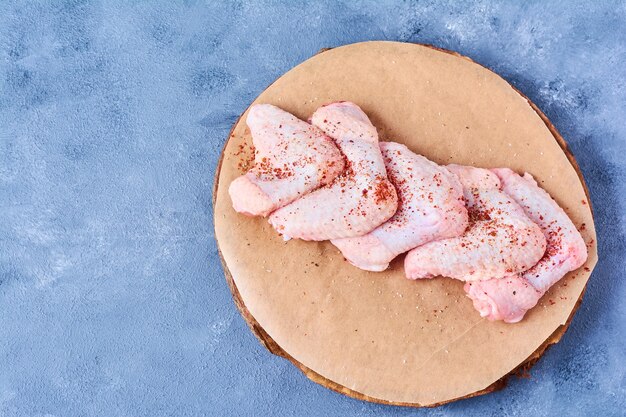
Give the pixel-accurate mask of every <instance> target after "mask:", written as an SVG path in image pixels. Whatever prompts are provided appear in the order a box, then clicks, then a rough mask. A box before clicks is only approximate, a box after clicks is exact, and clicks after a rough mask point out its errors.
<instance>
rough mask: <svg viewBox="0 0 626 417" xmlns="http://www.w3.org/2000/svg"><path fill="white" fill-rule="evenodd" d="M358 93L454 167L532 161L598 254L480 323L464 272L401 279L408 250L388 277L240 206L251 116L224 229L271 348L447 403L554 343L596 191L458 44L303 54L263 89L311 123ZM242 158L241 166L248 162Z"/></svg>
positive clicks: (245, 305)
mask: <svg viewBox="0 0 626 417" xmlns="http://www.w3.org/2000/svg"><path fill="white" fill-rule="evenodd" d="M334 100H352V101H354V102H356V103H357V104H359V105H361V106H362V108H363V109H364V110H365V112H366V113H368V115H369V116H370V118H371V119H372V122H373V123H374V124H375V125H376V126H377V127H378V129H379V133H380V136H381V140H394V141H397V142H400V143H404V144H406V145H407V146H409V148H411V149H412V150H413V151H415V152H418V153H421V154H423V155H425V156H426V157H428V158H430V159H432V160H434V161H436V162H438V163H442V164H446V163H453V162H454V163H461V164H472V165H476V166H483V167H496V166H508V167H511V168H513V169H515V170H517V171H520V172H522V171H528V172H530V173H531V174H533V175H534V176H535V177H536V178H537V180H538V181H539V183H540V184H541V185H542V186H543V187H544V188H545V189H546V190H547V191H548V192H550V194H551V195H552V196H553V197H554V198H555V199H556V200H557V202H559V204H561V206H562V207H564V209H565V210H566V212H567V213H568V215H570V217H571V218H572V219H573V221H574V223H575V224H576V225H577V226H578V227H581V226H582V224H583V223H584V228H582V230H581V232H582V234H583V237H584V238H585V241H586V242H588V247H589V259H588V261H587V263H586V264H585V265H584V266H583V268H581V269H579V270H578V271H575V272H573V273H570V274H568V275H567V276H566V277H565V278H564V279H563V280H561V282H559V283H558V284H557V285H555V287H554V288H553V289H551V290H550V291H549V292H548V293H547V294H546V295H545V296H544V297H543V298H542V300H541V301H540V303H539V305H538V306H537V307H536V308H535V309H534V310H532V311H531V312H529V313H528V314H527V317H526V318H525V319H524V320H523V321H522V322H521V323H519V324H514V325H508V324H504V323H499V322H496V323H493V322H489V321H487V320H484V319H480V317H479V315H478V313H477V312H476V311H474V310H473V307H472V305H471V301H470V300H469V299H467V298H466V297H464V293H463V291H462V283H460V282H456V281H453V280H450V279H443V278H438V279H434V280H426V281H419V282H412V281H408V280H406V279H405V278H404V277H403V271H402V260H403V256H402V257H400V258H399V259H396V260H395V261H394V262H393V263H392V265H391V267H390V269H389V270H388V271H385V272H383V273H368V272H364V271H360V270H358V269H356V268H354V267H352V266H351V265H349V264H347V262H345V261H344V260H343V259H342V257H341V255H340V253H339V252H338V251H337V250H336V249H335V248H334V247H333V246H332V245H330V244H329V243H328V242H320V243H315V242H301V241H291V242H288V243H284V242H282V241H281V239H280V237H278V236H277V234H276V233H275V232H274V231H273V230H272V229H271V227H270V226H269V225H268V224H267V222H266V221H265V220H264V219H260V218H247V217H245V216H242V215H239V214H237V213H235V212H234V211H233V210H232V208H231V202H230V199H229V197H228V194H227V189H228V185H229V184H230V181H232V179H234V178H235V177H236V176H238V175H240V174H241V173H242V172H243V169H244V168H245V163H246V162H248V161H247V160H249V158H250V157H251V155H250V153H246V152H245V146H244V147H243V148H244V152H243V153H242V152H241V149H242V145H245V144H249V143H251V138H250V136H249V132H248V131H247V130H246V128H245V123H244V120H245V113H244V115H242V117H241V118H240V119H239V120H238V121H237V122H236V123H235V125H234V126H233V130H232V131H231V134H230V136H229V140H228V141H227V143H226V145H225V147H224V151H223V154H222V157H221V159H220V162H219V164H218V168H217V171H216V178H215V185H214V192H213V207H214V214H215V232H216V239H217V242H218V247H219V250H220V256H221V259H222V264H223V267H224V272H225V275H226V280H227V282H228V285H229V287H230V289H231V291H232V294H233V299H234V300H235V304H236V305H237V308H238V309H239V311H240V312H241V314H242V315H243V317H244V318H245V320H246V322H247V323H248V325H249V326H250V328H251V330H252V331H253V333H254V334H255V335H256V336H257V338H259V340H260V341H261V343H262V344H263V345H264V346H265V347H266V348H267V349H268V350H269V351H270V352H272V353H274V354H276V355H279V356H282V357H284V358H286V359H288V360H289V361H291V362H292V363H293V364H294V365H296V366H297V367H298V368H299V369H300V370H301V371H302V372H304V373H305V375H306V376H307V377H309V378H310V379H311V380H313V381H315V382H317V383H319V384H321V385H323V386H325V387H327V388H330V389H332V390H334V391H337V392H340V393H343V394H345V395H348V396H351V397H354V398H358V399H361V400H366V401H372V402H378V403H385V404H393V405H402V406H415V407H422V406H436V405H441V404H444V403H447V402H450V401H455V400H458V399H461V398H469V397H473V396H476V395H481V394H485V393H488V392H492V391H494V390H497V389H500V388H502V387H504V386H505V385H506V380H507V378H508V377H509V376H510V375H512V374H515V373H524V372H527V371H528V369H530V367H531V366H532V365H533V364H534V363H535V362H536V361H537V360H538V359H539V358H540V357H541V355H542V354H543V353H544V352H545V350H546V349H547V348H548V347H549V346H551V345H552V344H555V343H557V342H558V341H559V340H560V339H561V337H562V336H563V334H564V333H565V331H566V330H567V327H568V326H569V323H570V321H571V319H572V317H573V315H574V313H575V311H576V309H577V308H578V306H579V305H580V302H581V301H582V297H583V293H584V289H585V285H586V283H587V280H588V278H589V275H590V274H591V270H592V269H593V267H594V266H595V263H596V262H597V244H596V236H595V228H594V224H593V215H592V211H591V207H590V199H589V195H588V191H587V189H586V186H585V183H584V180H583V178H582V174H581V172H580V169H579V168H578V165H577V163H576V160H575V158H574V156H573V155H572V154H571V152H570V151H569V149H568V147H567V144H566V142H565V140H564V139H563V138H562V137H561V135H560V134H559V133H558V132H557V130H556V129H555V128H554V126H553V125H552V124H551V123H550V121H549V120H548V118H547V117H546V116H545V115H544V114H543V113H542V112H541V111H540V110H539V109H538V108H537V107H536V106H535V105H534V104H533V103H532V102H530V100H528V99H527V98H526V97H525V96H524V95H523V94H521V93H520V92H519V91H517V90H515V89H514V88H513V87H511V86H510V85H509V84H508V83H506V82H505V81H504V80H502V79H501V78H500V77H499V76H497V75H495V74H494V73H492V72H491V71H489V70H488V69H486V68H484V67H482V66H480V65H478V64H476V63H474V62H473V61H471V60H470V59H469V58H466V57H463V56H461V55H459V54H457V53H454V52H450V51H445V50H441V49H438V48H434V47H431V46H426V45H416V44H402V43H396V42H367V43H360V44H354V45H348V46H344V47H340V48H336V49H332V50H326V51H324V52H323V53H320V54H318V55H316V56H315V57H313V58H311V59H309V60H307V61H306V62H304V63H303V64H301V65H299V66H298V67H296V68H294V69H293V70H291V71H289V72H288V73H287V74H285V75H284V76H282V77H281V78H279V79H278V80H277V81H276V82H274V83H273V84H272V85H271V86H270V87H268V88H267V89H266V90H265V91H264V92H263V93H262V94H261V95H260V96H259V97H258V98H257V99H256V100H255V103H256V102H259V103H271V104H275V105H278V106H280V107H282V108H284V109H285V110H287V111H290V112H292V113H294V114H295V115H297V116H299V117H301V118H303V119H306V118H307V117H308V116H309V115H310V114H311V113H312V112H313V111H314V110H315V108H317V107H318V106H319V105H321V104H324V103H326V102H331V101H334ZM242 162H243V163H242Z"/></svg>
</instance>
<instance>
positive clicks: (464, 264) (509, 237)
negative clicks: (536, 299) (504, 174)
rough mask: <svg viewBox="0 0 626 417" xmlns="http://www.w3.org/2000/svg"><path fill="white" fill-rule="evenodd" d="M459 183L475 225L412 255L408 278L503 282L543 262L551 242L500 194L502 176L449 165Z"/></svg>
mask: <svg viewBox="0 0 626 417" xmlns="http://www.w3.org/2000/svg"><path fill="white" fill-rule="evenodd" d="M448 169H449V170H450V171H452V172H453V173H454V174H456V175H457V176H458V177H459V180H460V181H461V184H462V185H463V193H464V197H465V200H466V201H467V207H468V211H469V218H470V224H469V227H468V229H467V231H466V232H465V233H464V234H463V235H462V236H460V237H454V238H450V239H442V240H438V241H434V242H430V243H426V244H425V245H422V246H418V247H417V248H415V249H413V250H411V251H410V252H409V253H408V255H407V257H406V259H405V263H404V266H405V273H406V276H407V278H411V279H418V278H430V277H434V276H437V275H442V276H447V277H451V278H456V279H459V280H462V281H480V280H486V279H491V278H503V277H505V276H508V275H513V274H516V273H519V272H523V271H526V270H527V269H529V268H530V267H532V266H533V265H535V264H536V263H537V261H539V259H541V257H542V256H543V254H544V252H545V250H546V238H545V237H544V235H543V233H542V231H541V229H540V228H539V226H537V225H536V224H535V223H534V222H533V221H532V220H530V219H529V218H528V216H527V215H526V214H525V213H524V210H523V209H522V207H521V206H520V205H519V204H518V203H516V202H515V201H514V200H513V199H512V198H511V197H509V196H508V195H507V194H505V193H504V192H502V191H501V190H500V180H499V178H498V176H497V175H496V174H495V173H493V172H491V171H489V170H487V169H482V168H473V167H468V166H460V165H449V166H448Z"/></svg>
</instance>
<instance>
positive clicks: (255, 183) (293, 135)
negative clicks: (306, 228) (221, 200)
mask: <svg viewBox="0 0 626 417" xmlns="http://www.w3.org/2000/svg"><path fill="white" fill-rule="evenodd" d="M246 122H247V124H248V127H249V128H250V131H251V133H252V141H253V143H254V147H255V149H256V155H255V165H254V167H253V168H252V169H251V170H250V171H249V172H248V173H246V174H245V175H242V176H241V177H239V178H237V179H235V180H234V181H233V182H232V183H231V184H230V187H229V189H228V192H229V194H230V197H231V199H232V201H233V207H234V209H235V210H236V211H238V212H240V213H244V214H248V215H252V216H257V215H258V216H267V215H268V214H270V213H271V212H272V211H274V210H276V209H277V208H279V207H282V206H284V205H286V204H289V203H290V202H292V201H294V200H295V199H297V198H298V197H300V196H302V195H305V194H307V193H309V192H310V191H312V190H314V189H316V188H319V187H321V186H323V185H325V184H328V183H330V182H331V181H332V180H333V179H335V177H336V176H337V175H339V174H340V173H341V172H342V171H343V169H344V160H343V157H342V155H341V152H339V149H338V148H337V146H336V145H335V144H334V143H333V141H332V139H330V138H329V137H328V136H326V135H325V134H324V133H323V132H322V131H321V130H320V129H318V128H316V127H315V126H311V125H310V124H309V123H307V122H304V121H302V120H300V119H298V118H297V117H295V116H293V115H292V114H290V113H287V112H286V111H284V110H281V109H279V108H278V107H275V106H272V105H270V104H256V105H254V106H252V107H251V108H250V111H249V112H248V118H247V119H246Z"/></svg>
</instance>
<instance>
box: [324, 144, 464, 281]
mask: <svg viewBox="0 0 626 417" xmlns="http://www.w3.org/2000/svg"><path fill="white" fill-rule="evenodd" d="M380 149H381V151H382V154H383V159H384V161H385V167H386V168H387V175H388V176H389V179H390V180H391V182H392V184H393V185H394V186H395V188H396V190H397V192H398V211H396V214H394V215H393V217H392V218H391V219H389V220H388V221H387V222H385V223H383V224H382V225H380V226H379V227H377V228H376V229H374V230H372V231H371V232H370V233H368V234H366V235H363V236H359V237H351V238H344V239H335V240H333V241H332V243H333V244H334V245H335V246H337V247H338V248H339V250H341V252H342V253H343V256H344V257H345V258H346V259H347V260H348V261H349V262H350V263H352V264H353V265H355V266H357V267H359V268H361V269H365V270H367V271H383V270H385V269H387V267H388V266H389V262H390V261H391V260H392V259H393V258H395V257H396V256H398V255H399V254H401V253H404V252H406V251H407V250H409V249H412V248H414V247H416V246H420V245H423V244H424V243H426V242H430V241H432V240H437V239H443V238H449V237H454V236H459V235H461V234H462V233H463V232H464V231H465V228H466V227H467V209H466V208H465V202H464V200H463V187H462V186H461V183H460V182H459V180H458V178H457V177H456V175H454V174H452V173H451V172H450V171H448V170H447V169H446V168H445V167H441V166H439V165H437V164H436V163H434V162H432V161H429V160H428V159H426V158H424V157H423V156H421V155H416V154H414V153H413V152H411V151H410V150H409V149H408V148H407V147H406V146H404V145H400V144H399V143H394V142H381V143H380Z"/></svg>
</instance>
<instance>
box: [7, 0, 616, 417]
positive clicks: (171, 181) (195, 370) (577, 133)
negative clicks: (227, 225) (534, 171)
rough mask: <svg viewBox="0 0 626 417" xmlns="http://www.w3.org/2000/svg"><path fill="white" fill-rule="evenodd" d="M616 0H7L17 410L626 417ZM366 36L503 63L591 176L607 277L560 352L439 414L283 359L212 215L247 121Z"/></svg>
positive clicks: (12, 365) (499, 66) (10, 320)
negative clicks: (246, 304) (263, 335)
mask: <svg viewBox="0 0 626 417" xmlns="http://www.w3.org/2000/svg"><path fill="white" fill-rule="evenodd" d="M515 3H519V4H515ZM522 3H526V4H522ZM585 3H589V4H585ZM616 5H617V2H612V1H607V2H604V3H602V2H584V3H583V2H580V3H576V2H563V4H559V2H552V3H545V2H510V3H508V4H506V5H505V4H500V5H494V4H491V3H490V2H457V1H450V2H443V3H439V4H435V3H431V2H422V1H420V2H406V3H392V2H372V3H366V2H346V3H330V2H328V3H324V2H317V1H316V2H309V1H298V2H295V1H294V2H289V3H288V4H287V3H282V4H281V3H278V2H218V1H214V2H213V1H207V2H204V3H202V2H194V1H188V2H185V3H180V4H176V5H167V4H165V2H163V4H162V5H157V4H154V3H148V4H138V5H123V4H112V3H110V2H107V3H106V4H104V3H98V2H94V3H89V2H78V1H69V2H62V3H61V2H57V1H50V2H48V3H38V2H37V3H36V4H26V3H17V2H7V1H4V2H2V4H1V5H0V416H3V417H4V416H132V415H146V416H148V415H149V416H160V415H172V416H187V415H220V416H230V415H233V416H255V415H259V416H261V415H280V416H292V415H298V416H305V415H307V416H326V415H348V416H357V415H364V416H399V415H433V416H448V415H450V416H461V415H463V416H472V415H475V416H484V415H494V416H502V415H511V416H528V415H544V416H548V415H555V414H556V413H558V414H561V415H578V414H588V415H591V414H595V415H602V416H618V415H624V413H625V411H624V410H625V408H626V403H625V397H626V375H625V369H624V368H625V360H626V351H625V343H624V341H625V339H626V325H625V324H626V321H625V314H624V313H625V310H626V307H625V305H626V303H624V298H625V297H626V284H625V280H624V272H626V261H625V258H626V250H625V241H626V239H625V238H626V217H625V216H626V215H625V213H626V199H625V198H624V196H625V194H626V187H625V185H624V184H625V183H626V163H625V162H624V158H625V155H626V141H625V137H626V123H625V121H624V117H625V115H626V86H625V80H624V79H625V77H624V76H625V75H626V72H625V71H626V70H625V66H626V27H625V23H624V22H626V7H625V6H624V4H623V3H622V6H619V7H618V6H616ZM368 39H388V40H402V41H415V42H425V43H432V44H435V45H437V46H440V47H444V48H449V49H454V50H457V51H459V52H461V53H463V54H466V55H469V56H470V57H472V58H474V59H475V60H477V61H478V62H480V63H482V64H484V65H486V66H488V67H490V68H492V69H493V70H495V71H496V72H498V73H499V74H501V75H502V76H504V77H505V78H506V79H507V80H509V81H510V82H512V83H513V84H514V85H515V86H516V87H518V88H519V89H520V90H522V91H523V92H524V93H525V94H527V95H528V96H529V97H530V98H531V99H532V100H534V101H535V102H536V103H537V104H538V105H539V107H541V108H542V109H543V110H544V111H545V112H546V114H547V115H548V116H549V117H550V118H551V119H552V121H553V122H554V124H555V125H556V126H557V128H558V129H560V131H561V132H562V134H563V136H564V137H565V138H566V139H567V140H568V141H569V143H570V145H571V148H572V150H573V151H574V153H575V155H576V156H577V157H578V160H579V162H580V165H581V168H582V170H583V172H584V175H585V178H586V180H587V183H588V185H589V189H590V191H591V197H592V200H593V204H594V207H595V213H596V222H597V228H598V235H599V238H600V239H599V246H600V255H601V260H600V263H599V265H598V267H597V269H596V270H595V272H594V274H593V276H592V279H591V281H590V284H589V287H588V291H587V296H586V297H585V300H584V303H583V305H582V308H581V309H580V310H579V312H578V314H577V315H576V317H575V319H574V321H573V323H572V326H571V328H570V330H569V332H568V333H567V334H566V335H565V337H564V338H563V340H562V342H561V343H560V344H558V345H557V346H555V347H553V348H552V349H550V350H549V351H548V352H547V353H546V355H545V356H544V358H543V359H542V360H541V361H540V362H539V363H538V364H537V366H536V367H535V368H534V369H533V371H532V378H530V379H513V380H512V381H511V383H510V386H509V387H508V388H507V389H506V390H504V391H501V392H498V393H495V394H491V395H488V396H485V397H480V398H475V399H470V400H466V401H461V402H457V403H454V404H450V405H447V406H444V407H440V408H437V409H432V410H413V409H406V408H394V407H388V406H380V405H374V404H368V403H364V402H360V401H356V400H353V399H349V398H346V397H343V396H341V395H339V394H335V393H333V392H331V391H328V390H326V389H324V388H322V387H320V386H317V385H316V384H314V383H312V382H310V381H309V380H307V379H306V378H305V377H304V376H303V375H302V374H300V372H299V371H297V370H296V369H295V368H294V367H293V366H291V365H290V364H289V363H288V362H286V361H285V360H282V359H280V358H278V357H275V356H272V355H270V354H269V353H268V352H266V351H265V350H264V349H263V348H262V347H261V346H260V345H259V343H258V342H257V341H256V339H255V338H254V337H253V336H252V334H251V333H250V331H248V329H247V327H246V325H245V323H244V321H243V319H242V318H241V317H240V316H239V314H238V313H237V311H236V309H235V307H234V305H233V302H232V300H231V296H230V293H229V291H228V288H227V286H226V284H225V281H224V279H223V275H222V270H221V267H220V264H219V260H218V255H217V249H216V245H215V242H214V239H213V224H212V209H211V203H210V201H211V187H212V183H213V174H214V170H215V165H216V162H217V159H218V156H219V153H220V150H221V148H222V145H223V143H224V140H225V138H226V136H227V133H228V131H229V129H230V127H231V124H232V123H233V122H234V121H235V119H236V118H237V116H238V115H239V114H240V113H241V112H242V111H243V110H244V109H245V108H246V106H247V105H248V103H249V102H250V101H251V100H252V99H253V98H254V97H255V96H256V95H257V94H258V93H260V92H261V91H262V90H263V89H264V88H265V86H267V85H268V84H269V83H270V82H271V81H272V80H274V79H275V78H277V77H278V76H280V75H281V74H282V73H283V72H285V71H286V70H288V69H289V68H291V67H293V66H294V65H296V64H298V63H299V62H301V61H302V60H304V59H306V58H308V57H310V56H311V55H313V54H314V53H315V52H316V51H318V50H319V49H320V48H322V47H328V46H338V45H342V44H346V43H352V42H357V41H362V40H368Z"/></svg>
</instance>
